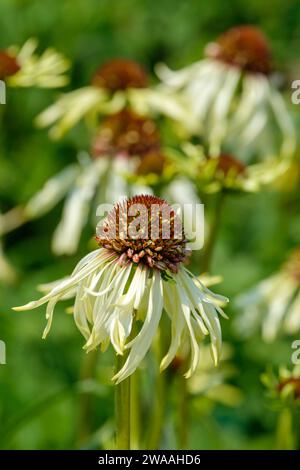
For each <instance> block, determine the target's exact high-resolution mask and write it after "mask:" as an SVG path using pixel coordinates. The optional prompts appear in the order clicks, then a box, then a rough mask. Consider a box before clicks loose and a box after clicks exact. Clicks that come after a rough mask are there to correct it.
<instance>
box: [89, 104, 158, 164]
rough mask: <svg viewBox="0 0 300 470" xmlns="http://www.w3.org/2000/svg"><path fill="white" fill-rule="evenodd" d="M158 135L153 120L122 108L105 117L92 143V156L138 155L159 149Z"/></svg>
mask: <svg viewBox="0 0 300 470" xmlns="http://www.w3.org/2000/svg"><path fill="white" fill-rule="evenodd" d="M159 147H160V136H159V132H158V129H157V127H156V125H155V122H154V121H152V120H151V119H149V118H143V117H140V116H138V115H137V114H135V113H134V112H132V111H130V110H128V109H124V110H123V111H120V112H119V113H116V114H114V115H112V116H109V117H108V118H106V119H105V120H104V121H103V122H102V124H101V128H100V131H99V133H98V135H97V137H96V138H95V140H94V142H93V145H92V155H93V157H101V156H103V155H107V154H110V155H116V154H120V153H121V154H124V155H126V156H140V157H142V156H143V155H144V154H147V153H149V152H150V151H154V150H156V149H159Z"/></svg>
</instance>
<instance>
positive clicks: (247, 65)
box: [157, 26, 296, 158]
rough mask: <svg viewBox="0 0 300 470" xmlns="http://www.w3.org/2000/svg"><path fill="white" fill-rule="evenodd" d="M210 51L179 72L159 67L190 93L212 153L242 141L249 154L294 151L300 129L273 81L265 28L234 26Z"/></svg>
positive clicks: (169, 81)
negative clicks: (296, 131)
mask: <svg viewBox="0 0 300 470" xmlns="http://www.w3.org/2000/svg"><path fill="white" fill-rule="evenodd" d="M205 52H206V58H205V59H203V60H200V61H199V62H195V63H194V64H192V65H190V66H188V67H186V68H183V69H181V70H179V71H177V72H172V71H171V70H169V69H168V68H167V67H166V66H165V65H162V64H161V65H159V66H158V67H157V73H158V75H159V77H160V78H161V79H162V81H163V82H164V83H165V85H166V87H167V90H168V92H169V90H170V89H171V90H174V91H176V92H178V91H181V93H183V95H184V97H185V98H186V99H187V102H188V103H189V108H190V110H191V113H192V114H193V116H194V120H195V122H198V124H199V130H200V132H202V134H203V135H204V136H208V142H209V153H210V154H211V155H218V154H219V153H220V152H221V147H222V145H223V146H224V145H227V146H229V148H230V145H231V146H232V145H234V146H235V148H236V146H237V145H238V144H239V149H241V150H242V151H244V153H245V155H246V156H247V157H248V158H251V157H253V156H254V155H256V154H257V152H259V153H260V154H263V155H264V156H269V157H274V156H277V155H278V154H281V155H283V156H290V155H292V154H293V153H294V151H295V142H296V139H295V129H294V126H293V123H292V120H291V118H290V116H289V113H288V111H287V109H286V106H285V103H284V101H283V98H282V96H281V94H280V93H279V92H278V91H277V89H276V87H275V86H274V85H273V83H272V80H271V75H270V74H271V62H272V61H271V54H270V49H269V46H268V43H267V40H266V38H265V37H264V35H263V34H262V32H261V31H260V30H259V29H257V28H256V27H253V26H240V27H235V28H232V29H229V30H228V31H227V32H225V33H224V34H222V35H221V36H220V37H219V38H218V39H217V40H216V41H215V42H214V43H212V44H209V45H208V46H207V48H206V51H205ZM273 121H274V123H275V126H276V127H277V130H276V127H275V130H274V128H272V126H273ZM265 154H267V155H265Z"/></svg>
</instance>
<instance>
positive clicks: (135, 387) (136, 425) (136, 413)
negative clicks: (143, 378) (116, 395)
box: [130, 370, 141, 450]
mask: <svg viewBox="0 0 300 470" xmlns="http://www.w3.org/2000/svg"><path fill="white" fill-rule="evenodd" d="M139 379H140V373H139V371H138V370H137V371H135V373H134V374H132V376H131V377H130V414H131V416H130V448H131V449H135V450H138V449H139V440H140V422H141V420H140V394H139V391H140V386H139Z"/></svg>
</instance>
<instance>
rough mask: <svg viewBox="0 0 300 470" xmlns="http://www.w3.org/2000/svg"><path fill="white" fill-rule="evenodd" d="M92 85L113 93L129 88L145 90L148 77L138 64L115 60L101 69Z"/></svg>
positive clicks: (126, 60) (130, 61)
mask: <svg viewBox="0 0 300 470" xmlns="http://www.w3.org/2000/svg"><path fill="white" fill-rule="evenodd" d="M92 84H93V85H94V86H97V87H100V88H105V89H107V90H110V91H112V92H114V91H117V90H126V89H128V88H145V87H146V86H147V85H148V76H147V73H146V72H145V70H144V69H143V67H142V66H141V64H139V63H138V62H135V61H133V60H129V59H113V60H110V61H108V62H106V63H105V64H103V65H101V67H99V69H98V70H97V71H96V73H95V75H94V77H93V79H92Z"/></svg>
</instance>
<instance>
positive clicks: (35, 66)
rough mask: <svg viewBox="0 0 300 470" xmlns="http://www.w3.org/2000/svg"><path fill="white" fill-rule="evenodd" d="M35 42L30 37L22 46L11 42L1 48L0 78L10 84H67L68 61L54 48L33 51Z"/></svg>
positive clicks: (17, 85)
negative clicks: (10, 45) (16, 45)
mask: <svg viewBox="0 0 300 470" xmlns="http://www.w3.org/2000/svg"><path fill="white" fill-rule="evenodd" d="M37 46H38V43H37V41H36V40H35V39H29V40H28V41H26V43H25V44H24V45H23V46H22V47H21V48H19V47H15V46H12V47H10V48H8V49H5V50H2V51H0V80H5V82H6V84H7V85H8V86H11V87H32V86H36V87H41V88H59V87H63V86H65V85H67V83H68V82H69V79H68V77H67V75H65V73H66V72H67V71H68V69H69V67H70V63H69V61H68V60H67V59H66V58H65V57H64V56H63V55H62V54H59V53H58V52H56V51H55V50H54V49H52V48H49V49H46V50H45V51H44V52H43V53H42V54H41V55H38V54H37V53H36V49H37Z"/></svg>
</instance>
